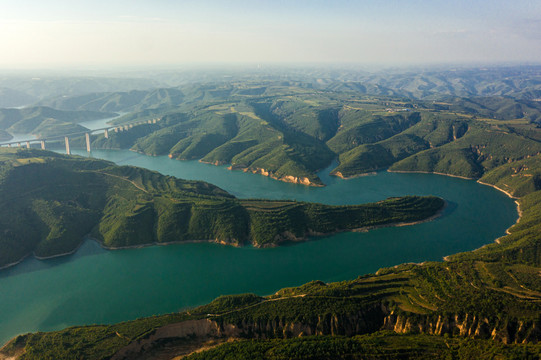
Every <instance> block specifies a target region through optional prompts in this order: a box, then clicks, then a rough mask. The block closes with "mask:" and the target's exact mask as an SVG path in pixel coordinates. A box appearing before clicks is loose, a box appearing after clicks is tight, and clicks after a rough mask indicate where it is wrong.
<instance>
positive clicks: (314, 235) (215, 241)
mask: <svg viewBox="0 0 541 360" xmlns="http://www.w3.org/2000/svg"><path fill="white" fill-rule="evenodd" d="M443 201H444V203H443V206H442V207H441V208H440V209H438V211H436V213H434V215H432V216H430V217H428V218H426V219H422V220H417V221H410V222H394V223H387V224H380V225H370V226H363V227H360V228H355V229H343V230H336V231H333V232H330V233H317V232H313V231H311V230H310V229H309V231H308V233H306V234H305V236H304V237H302V238H297V239H292V240H285V241H279V242H277V243H275V244H271V245H269V246H265V245H263V246H261V245H257V244H253V243H249V244H246V245H241V244H240V243H239V242H231V243H228V242H226V241H224V240H218V239H208V240H179V241H169V242H165V243H159V242H152V243H148V244H138V245H128V246H107V245H105V244H104V243H102V242H101V241H100V240H98V239H96V238H95V237H92V236H91V235H90V234H87V235H85V236H84V237H83V239H82V240H81V242H80V243H79V245H77V247H76V248H75V249H73V250H72V251H68V252H65V253H62V254H56V255H51V256H37V255H36V254H35V253H33V252H32V253H31V254H27V255H25V256H24V257H23V258H22V259H20V260H18V261H16V262H13V263H11V264H7V265H4V266H2V267H0V270H3V269H7V268H10V267H12V266H15V265H18V264H20V263H21V262H22V261H23V260H25V259H26V258H28V257H29V256H33V257H34V258H35V259H36V260H40V261H43V260H50V259H54V258H58V257H62V256H68V255H73V254H75V253H76V252H77V250H79V249H80V248H81V247H82V246H83V244H84V243H85V242H86V241H87V240H91V241H94V242H96V243H97V244H98V245H99V246H100V247H101V248H102V249H104V250H108V251H114V250H128V249H142V248H147V247H151V246H168V245H178V244H198V243H210V244H218V245H223V246H233V247H236V248H240V247H244V246H253V247H255V248H259V249H264V248H273V247H279V246H283V245H287V243H301V242H307V241H310V239H316V238H318V237H324V236H332V235H336V234H340V233H344V232H368V231H370V230H376V229H380V228H386V227H402V226H412V225H417V224H422V223H425V222H430V221H432V220H435V219H437V218H438V217H440V216H441V215H442V214H443V211H444V210H445V208H447V201H446V200H445V199H443Z"/></svg>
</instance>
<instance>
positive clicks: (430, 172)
mask: <svg viewBox="0 0 541 360" xmlns="http://www.w3.org/2000/svg"><path fill="white" fill-rule="evenodd" d="M387 172H390V173H399V174H436V175H443V176H449V177H454V178H459V179H464V180H475V178H471V177H466V176H460V175H453V174H445V173H440V172H436V171H406V170H389V169H387Z"/></svg>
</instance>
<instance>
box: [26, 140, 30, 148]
mask: <svg viewBox="0 0 541 360" xmlns="http://www.w3.org/2000/svg"><path fill="white" fill-rule="evenodd" d="M26 148H27V149H30V141H27V142H26Z"/></svg>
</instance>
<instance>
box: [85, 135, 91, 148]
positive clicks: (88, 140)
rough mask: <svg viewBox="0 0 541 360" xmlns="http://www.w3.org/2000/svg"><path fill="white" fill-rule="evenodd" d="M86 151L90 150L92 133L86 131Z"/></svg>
mask: <svg viewBox="0 0 541 360" xmlns="http://www.w3.org/2000/svg"><path fill="white" fill-rule="evenodd" d="M85 139H86V152H90V133H85Z"/></svg>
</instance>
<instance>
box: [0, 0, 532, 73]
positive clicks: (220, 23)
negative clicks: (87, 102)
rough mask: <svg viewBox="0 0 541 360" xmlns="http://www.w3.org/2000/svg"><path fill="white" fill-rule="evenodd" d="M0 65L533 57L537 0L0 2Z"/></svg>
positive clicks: (439, 60) (523, 59)
mask: <svg viewBox="0 0 541 360" xmlns="http://www.w3.org/2000/svg"><path fill="white" fill-rule="evenodd" d="M0 49H1V53H0V54H1V55H0V67H2V68H9V67H18V68H24V67H42V68H43V67H63V66H82V67H84V66H109V65H112V66H119V65H129V66H141V65H176V64H182V63H199V62H204V63H230V62H246V63H276V62H284V63H295V62H312V63H319V62H343V63H384V64H412V63H413V64H415V63H442V62H443V63H446V62H491V63H492V62H535V63H539V62H541V61H540V60H541V1H539V0H535V1H521V0H515V1H510V0H505V1H500V0H486V1H476V0H467V1H462V0H446V1H439V0H426V1H407V0H402V1H400V0H396V1H395V0H359V1H346V0H329V1H318V0H313V1H305V0H289V1H280V0H273V1H257V0H251V1H243V0H231V1H228V0H221V1H204V0H199V1H183V0H153V1H150V0H107V1H104V0H93V1H85V0H69V1H68V0H0Z"/></svg>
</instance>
